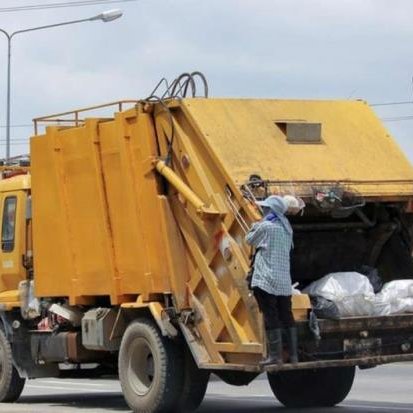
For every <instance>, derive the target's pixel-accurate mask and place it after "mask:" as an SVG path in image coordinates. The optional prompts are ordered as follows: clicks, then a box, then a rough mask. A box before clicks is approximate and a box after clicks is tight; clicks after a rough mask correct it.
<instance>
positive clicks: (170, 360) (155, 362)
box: [119, 319, 184, 413]
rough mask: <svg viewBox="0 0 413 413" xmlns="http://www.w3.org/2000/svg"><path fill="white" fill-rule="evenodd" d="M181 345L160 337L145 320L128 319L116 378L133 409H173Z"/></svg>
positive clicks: (179, 377) (154, 412)
mask: <svg viewBox="0 0 413 413" xmlns="http://www.w3.org/2000/svg"><path fill="white" fill-rule="evenodd" d="M183 372H184V360H183V352H182V348H180V346H178V345H177V343H176V342H173V341H172V340H170V339H168V338H166V337H163V336H162V335H161V333H160V331H159V329H158V328H157V326H156V325H155V324H154V323H153V322H151V321H149V320H147V319H140V320H136V321H134V322H132V323H131V324H130V325H129V326H128V327H127V329H126V331H125V334H124V335H123V337H122V342H121V346H120V350H119V380H120V383H121V387H122V392H123V395H124V397H125V400H126V402H127V404H128V405H129V407H130V408H131V409H132V410H133V411H134V412H139V413H158V412H164V411H170V410H173V408H174V407H175V406H177V404H178V403H179V397H180V396H181V392H182V387H183V381H184V380H183V378H184V375H183Z"/></svg>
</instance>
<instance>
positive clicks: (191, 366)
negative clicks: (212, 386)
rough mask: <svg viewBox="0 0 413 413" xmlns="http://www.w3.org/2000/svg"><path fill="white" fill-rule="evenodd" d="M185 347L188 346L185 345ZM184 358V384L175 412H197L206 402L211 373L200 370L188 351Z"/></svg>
mask: <svg viewBox="0 0 413 413" xmlns="http://www.w3.org/2000/svg"><path fill="white" fill-rule="evenodd" d="M183 345H186V344H185V343H183ZM184 358H185V368H184V383H183V388H182V393H181V397H180V399H179V403H178V406H177V407H176V409H175V410H176V411H177V412H182V413H189V412H193V411H194V410H196V409H197V408H198V407H199V406H200V404H201V403H202V400H204V397H205V393H206V390H207V387H208V382H209V376H210V372H209V371H208V370H201V369H199V368H198V366H197V365H196V363H195V360H194V358H193V357H192V354H191V352H190V351H189V350H188V349H186V350H185V354H184Z"/></svg>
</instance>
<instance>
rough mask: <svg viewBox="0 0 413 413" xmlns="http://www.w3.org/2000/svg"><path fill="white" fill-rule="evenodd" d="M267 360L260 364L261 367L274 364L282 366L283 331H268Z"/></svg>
mask: <svg viewBox="0 0 413 413" xmlns="http://www.w3.org/2000/svg"><path fill="white" fill-rule="evenodd" d="M266 334H267V358H265V359H264V360H262V361H260V362H259V365H260V366H261V367H266V366H270V365H273V364H278V365H281V364H282V362H283V355H282V347H283V346H282V335H281V329H280V328H278V329H275V330H267V331H266Z"/></svg>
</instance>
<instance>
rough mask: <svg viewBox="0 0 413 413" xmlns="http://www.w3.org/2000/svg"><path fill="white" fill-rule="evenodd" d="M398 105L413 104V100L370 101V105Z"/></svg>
mask: <svg viewBox="0 0 413 413" xmlns="http://www.w3.org/2000/svg"><path fill="white" fill-rule="evenodd" d="M397 105H413V100H406V101H401V102H383V103H370V106H397Z"/></svg>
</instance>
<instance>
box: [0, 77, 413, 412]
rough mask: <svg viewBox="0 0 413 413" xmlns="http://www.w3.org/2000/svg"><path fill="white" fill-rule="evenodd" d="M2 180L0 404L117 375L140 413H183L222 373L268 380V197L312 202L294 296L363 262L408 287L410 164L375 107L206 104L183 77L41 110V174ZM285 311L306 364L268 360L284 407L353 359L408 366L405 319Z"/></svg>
mask: <svg viewBox="0 0 413 413" xmlns="http://www.w3.org/2000/svg"><path fill="white" fill-rule="evenodd" d="M200 80H201V81H202V82H199V81H200ZM197 83H198V89H199V84H200V85H201V87H203V88H204V89H205V90H204V91H203V92H204V93H203V94H202V96H200V97H199V96H198V93H197V92H196V90H195V89H196V87H195V85H196V84H197ZM162 87H163V90H161V88H162ZM97 113H98V115H97ZM2 174H3V179H2V180H1V181H0V204H1V209H0V213H1V215H2V221H1V222H2V228H1V236H2V239H1V251H0V262H1V265H0V310H1V311H0V321H1V329H0V366H1V368H0V401H1V402H13V401H15V400H17V399H18V398H19V396H20V394H21V392H22V390H23V387H24V384H25V381H26V380H28V379H36V378H41V377H73V378H76V377H99V376H101V375H107V374H113V375H118V376H119V379H120V383H121V386H122V391H123V394H124V397H125V399H126V402H127V403H128V405H129V406H130V408H131V409H132V410H133V411H134V412H146V413H155V412H163V411H178V412H186V411H188V412H189V411H193V410H195V409H196V408H197V407H198V406H199V405H200V403H201V402H202V400H203V397H204V395H205V391H206V387H207V383H208V380H209V376H210V374H211V373H214V374H216V375H217V376H219V377H220V378H221V379H222V380H224V381H225V382H227V383H229V384H232V385H238V386H241V385H247V384H248V383H250V382H251V381H252V380H253V379H254V378H255V377H257V376H258V375H259V374H260V373H263V368H261V367H260V366H259V361H260V360H261V359H262V357H263V354H265V345H263V343H265V337H264V332H263V327H262V316H261V314H260V313H259V311H258V307H257V303H256V301H255V299H254V297H253V295H252V294H251V292H250V290H249V289H248V283H247V281H246V277H247V273H248V270H249V264H250V263H249V257H250V253H251V251H250V249H249V248H248V246H247V245H246V243H245V234H246V232H247V231H248V228H249V227H250V226H251V224H252V223H253V222H255V221H257V220H259V219H260V213H259V211H258V210H257V208H256V206H255V201H256V200H260V199H263V198H265V197H266V196H268V195H271V194H281V195H284V194H293V195H296V196H300V197H301V198H302V199H304V200H305V202H306V204H307V207H306V209H305V214H304V215H302V216H296V217H293V218H292V225H293V228H294V245H295V248H294V250H293V253H292V258H291V260H292V279H293V282H294V283H295V282H297V283H299V285H298V286H299V288H302V287H305V286H306V285H308V284H309V283H311V282H312V281H314V280H317V279H320V278H321V277H323V276H324V275H326V274H329V273H333V272H338V271H355V270H356V269H357V268H360V267H361V266H362V265H368V266H371V267H374V268H377V269H378V271H379V274H380V276H381V278H382V280H383V281H390V280H393V279H396V278H397V279H403V278H404V279H409V278H413V261H412V236H413V233H412V229H413V168H412V166H411V164H410V163H409V161H408V160H407V159H406V157H405V156H404V155H403V153H402V152H401V150H400V149H399V147H398V146H397V144H396V143H395V141H394V140H393V138H392V137H391V136H390V135H389V133H388V132H387V131H386V129H385V128H384V127H383V125H382V124H381V122H380V120H379V119H378V118H377V117H376V115H375V114H374V112H373V110H372V109H371V108H370V107H369V105H368V104H367V103H366V102H365V101H350V100H346V101H332V100H329V101H323V100H317V101H314V100H277V99H216V98H208V96H207V84H206V82H204V78H203V76H202V75H201V74H200V73H193V74H185V75H183V76H180V77H179V78H178V79H177V80H176V81H174V82H173V83H172V84H171V85H168V84H167V83H166V81H163V82H161V83H160V84H159V85H158V87H157V89H156V90H155V91H154V92H153V93H152V94H151V96H150V97H148V98H147V99H143V100H137V101H123V102H115V103H112V104H108V105H101V106H98V107H93V108H88V109H79V110H74V111H72V112H66V113H60V114H57V115H52V116H45V117H42V118H38V119H35V133H34V136H32V138H31V148H30V165H28V164H27V162H26V163H21V164H19V163H18V162H17V161H16V162H15V163H14V164H11V163H10V162H9V163H8V164H5V165H3V167H2ZM293 310H294V316H295V318H296V322H297V328H298V335H299V362H298V363H297V364H290V363H288V362H286V363H284V364H282V365H276V366H270V367H267V368H266V374H267V376H268V380H269V384H270V386H271V388H272V390H273V392H274V395H275V397H276V398H277V399H278V400H279V401H280V402H281V403H283V404H284V405H286V406H299V407H312V406H332V405H335V404H337V403H340V402H341V401H342V400H344V398H345V397H346V396H347V394H348V392H349V391H350V389H351V386H352V383H353V379H354V374H355V370H356V367H357V366H358V367H359V368H360V369H365V368H370V367H374V366H377V365H380V364H384V363H391V362H399V361H408V360H413V334H412V331H413V313H412V314H410V313H404V314H395V315H387V316H355V317H345V318H339V319H322V318H316V317H315V316H314V313H313V311H312V309H311V304H310V301H309V297H308V296H306V295H305V294H301V295H296V296H294V299H293Z"/></svg>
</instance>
